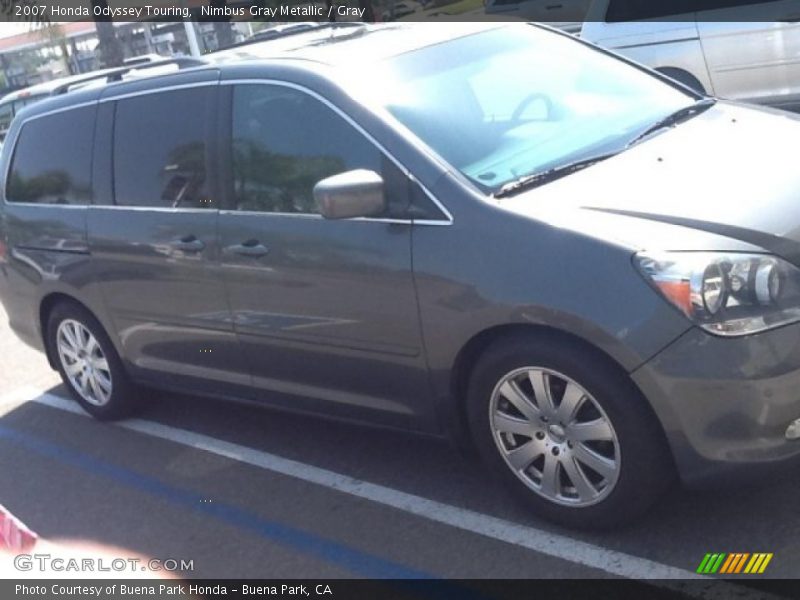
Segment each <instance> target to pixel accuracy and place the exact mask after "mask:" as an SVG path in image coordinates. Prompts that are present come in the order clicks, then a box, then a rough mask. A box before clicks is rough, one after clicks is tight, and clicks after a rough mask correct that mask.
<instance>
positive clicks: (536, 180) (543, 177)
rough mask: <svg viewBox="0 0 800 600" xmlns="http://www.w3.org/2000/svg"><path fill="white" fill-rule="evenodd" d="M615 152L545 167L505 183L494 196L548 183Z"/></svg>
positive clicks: (498, 196) (497, 196) (511, 193)
mask: <svg viewBox="0 0 800 600" xmlns="http://www.w3.org/2000/svg"><path fill="white" fill-rule="evenodd" d="M617 154H619V151H616V152H607V153H606V154H596V155H595V156H590V157H589V158H582V159H581V160H576V161H573V162H570V163H567V164H565V165H560V166H558V167H553V168H552V169H547V170H546V171H540V172H538V173H533V174H532V175H525V176H524V177H520V178H519V179H517V180H516V181H512V182H510V183H507V184H505V185H504V186H503V187H501V188H500V190H499V191H497V192H495V194H494V197H495V198H503V197H505V196H511V195H513V194H516V193H517V192H521V191H522V190H526V189H532V188H535V187H538V186H540V185H544V184H545V183H550V182H551V181H554V180H556V179H560V178H561V177H566V176H567V175H570V174H572V173H575V172H576V171H580V170H582V169H585V168H586V167H590V166H592V165H593V164H595V163H598V162H600V161H603V160H606V159H607V158H611V157H612V156H616V155H617Z"/></svg>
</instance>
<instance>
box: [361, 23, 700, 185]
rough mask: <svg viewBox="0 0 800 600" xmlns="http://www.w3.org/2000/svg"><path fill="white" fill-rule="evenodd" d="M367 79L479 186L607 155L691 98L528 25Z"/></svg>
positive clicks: (418, 55)
mask: <svg viewBox="0 0 800 600" xmlns="http://www.w3.org/2000/svg"><path fill="white" fill-rule="evenodd" d="M382 66H385V67H386V68H383V69H380V73H377V74H375V77H374V78H371V81H370V94H371V95H372V96H373V98H374V97H375V96H376V95H377V98H378V100H377V101H378V102H379V103H380V104H381V105H383V106H384V107H385V108H386V109H387V110H388V111H389V112H390V113H391V114H392V115H393V116H394V117H395V118H396V119H397V120H398V121H400V122H401V123H402V124H403V125H405V126H406V127H407V128H409V129H410V130H411V131H412V132H413V133H414V134H415V135H416V136H417V137H419V138H420V139H421V140H422V141H423V142H425V143H426V144H427V145H429V146H430V147H431V148H432V149H433V150H434V151H436V152H437V153H438V154H439V155H440V156H441V157H442V158H443V159H445V160H446V161H447V162H448V163H450V164H451V165H453V166H454V167H456V168H457V169H459V170H460V171H461V172H462V173H463V174H464V175H466V176H467V177H468V178H469V179H471V180H472V181H473V182H474V183H475V184H476V185H477V186H478V187H479V188H480V189H482V190H483V191H484V192H486V193H495V192H497V191H499V190H501V189H503V186H507V184H510V183H512V182H515V181H518V180H520V179H522V178H525V177H528V176H530V175H533V174H538V173H542V172H546V171H548V170H550V169H558V168H559V167H560V166H563V165H568V164H573V163H579V162H580V161H583V160H585V159H589V158H591V157H595V156H604V157H607V156H608V155H610V154H613V153H615V152H619V151H622V150H623V149H625V147H626V145H627V143H628V142H630V141H631V140H634V139H635V138H636V137H637V135H639V134H641V133H642V132H643V131H645V130H647V128H648V127H650V126H652V125H653V123H657V122H658V121H659V120H660V119H663V118H664V117H665V116H667V115H670V114H671V113H674V112H675V111H677V110H679V109H681V108H683V107H686V106H690V105H692V104H693V103H695V102H696V100H697V99H696V98H695V97H692V96H691V95H690V94H688V93H685V92H682V91H680V90H679V89H677V88H675V87H672V86H670V85H668V84H666V83H664V82H663V81H661V80H659V79H658V78H656V77H653V76H652V75H649V74H647V73H646V72H644V71H641V70H639V69H637V68H634V67H632V66H630V65H628V64H626V63H625V62H623V61H621V60H618V59H615V58H613V57H611V56H609V55H607V54H604V53H602V52H599V51H594V50H592V49H591V48H587V47H586V46H585V45H583V44H580V43H577V42H575V41H574V40H571V39H569V38H568V37H566V36H563V35H559V34H557V33H553V32H550V31H547V30H545V29H541V28H539V27H536V26H532V25H517V26H510V27H503V28H500V29H493V30H489V31H484V32H481V33H477V34H473V35H468V36H464V37H460V38H456V39H454V40H450V41H446V42H444V43H440V44H436V45H432V46H428V47H425V48H422V49H420V50H414V51H412V52H408V53H405V54H401V55H398V56H395V57H393V58H391V59H389V60H387V61H386V62H385V63H384V64H383V65H382Z"/></svg>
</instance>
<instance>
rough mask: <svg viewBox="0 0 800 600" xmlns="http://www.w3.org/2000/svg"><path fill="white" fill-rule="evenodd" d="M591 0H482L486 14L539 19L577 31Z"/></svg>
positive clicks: (531, 19) (526, 19)
mask: <svg viewBox="0 0 800 600" xmlns="http://www.w3.org/2000/svg"><path fill="white" fill-rule="evenodd" d="M591 1H592V0H484V4H485V5H486V14H487V15H502V16H504V17H516V18H519V19H522V20H525V21H539V22H543V23H547V24H548V25H552V26H553V27H558V28H560V29H564V30H566V31H570V32H572V31H574V32H577V31H579V30H580V27H581V22H582V21H583V20H584V19H585V18H586V13H587V12H588V10H589V5H590V4H591Z"/></svg>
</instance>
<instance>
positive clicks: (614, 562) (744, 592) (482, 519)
mask: <svg viewBox="0 0 800 600" xmlns="http://www.w3.org/2000/svg"><path fill="white" fill-rule="evenodd" d="M25 398H27V399H28V401H32V402H36V403H38V404H41V405H44V406H48V407H50V408H55V409H58V410H62V411H66V412H70V413H73V414H77V415H83V416H86V417H87V418H88V415H87V414H86V413H85V412H84V411H83V410H82V409H81V408H80V406H78V405H77V404H76V403H75V402H73V401H71V400H68V399H65V398H62V397H60V396H56V395H54V394H51V393H48V392H44V393H42V392H35V391H34V390H30V389H21V390H17V391H15V392H13V393H11V394H8V395H6V396H3V397H0V407H2V406H3V405H4V404H8V403H19V402H21V401H23V400H24V399H25ZM115 426H118V427H122V428H124V429H127V430H130V431H136V432H139V433H142V434H145V435H149V436H152V437H156V438H159V439H163V440H167V441H171V442H174V443H177V444H181V445H184V446H188V447H191V448H195V449H198V450H203V451H206V452H210V453H212V454H215V455H217V456H222V457H225V458H228V459H231V460H235V461H238V462H241V463H245V464H249V465H252V466H255V467H259V468H261V469H265V470H268V471H271V472H274V473H279V474H281V475H285V476H288V477H293V478H295V479H300V480H302V481H306V482H310V483H314V484H317V485H320V486H324V487H326V488H329V489H333V490H336V491H338V492H341V493H344V494H349V495H351V496H355V497H359V498H363V499H367V500H370V501H372V502H376V503H379V504H382V505H384V506H388V507H392V508H395V509H397V510H401V511H404V512H406V513H410V514H413V515H416V516H419V517H422V518H425V519H428V520H430V521H433V522H437V523H441V524H445V525H449V526H452V527H455V528H458V529H461V530H464V531H468V532H472V533H476V534H479V535H482V536H485V537H488V538H492V539H495V540H499V541H502V542H505V543H508V544H513V545H516V546H519V547H522V548H526V549H529V550H532V551H534V552H537V553H539V554H543V555H546V556H550V557H553V558H558V559H561V560H564V561H567V562H570V563H573V564H578V565H582V566H585V567H589V568H592V569H597V570H600V571H603V572H605V573H607V574H609V575H613V576H617V577H624V578H629V579H644V580H661V581H658V582H654V583H656V585H658V586H659V587H667V588H671V589H675V590H676V591H680V592H682V593H684V594H686V595H688V596H691V597H695V598H704V599H707V600H716V599H717V598H719V599H720V600H722V599H727V598H730V597H731V594H736V596H737V597H739V598H748V597H758V598H766V597H767V596H766V595H765V594H764V593H763V592H756V591H754V590H749V589H747V588H742V587H740V586H737V585H733V584H728V583H725V582H721V581H719V580H714V579H709V578H705V577H703V576H701V575H698V574H696V573H694V572H692V571H688V570H686V569H681V568H677V567H673V566H670V565H666V564H663V563H659V562H656V561H652V560H649V559H646V558H641V557H638V556H633V555H631V554H627V553H624V552H620V551H617V550H611V549H608V548H604V547H602V546H598V545H596V544H592V543H589V542H584V541H581V540H578V539H575V538H571V537H568V536H566V535H562V534H558V533H552V532H548V531H545V530H541V529H537V528H535V527H531V526H528V525H522V524H519V523H515V522H512V521H508V520H505V519H501V518H498V517H493V516H491V515H487V514H483V513H479V512H475V511H472V510H469V509H466V508H460V507H457V506H452V505H449V504H445V503H442V502H438V501H435V500H430V499H428V498H423V497H421V496H416V495H413V494H409V493H406V492H403V491H400V490H396V489H393V488H389V487H386V486H383V485H378V484H374V483H370V482H367V481H362V480H359V479H355V478H353V477H349V476H347V475H342V474H340V473H336V472H333V471H329V470H326V469H322V468H319V467H315V466H313V465H308V464H305V463H301V462H298V461H294V460H291V459H287V458H283V457H280V456H277V455H274V454H270V453H268V452H264V451H261V450H256V449H254V448H249V447H246V446H242V445H239V444H235V443H232V442H227V441H224V440H219V439H217V438H213V437H210V436H207V435H203V434H200V433H195V432H192V431H187V430H184V429H179V428H176V427H172V426H168V425H164V424H161V423H157V422H153V421H147V420H144V419H129V420H126V421H121V422H118V423H116V424H115ZM667 580H671V581H667ZM687 580H700V581H694V582H692V583H691V584H690V583H689V582H687ZM704 584H705V585H704Z"/></svg>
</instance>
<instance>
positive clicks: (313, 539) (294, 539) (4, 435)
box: [0, 425, 432, 579]
mask: <svg viewBox="0 0 800 600" xmlns="http://www.w3.org/2000/svg"><path fill="white" fill-rule="evenodd" d="M0 440H5V441H9V442H12V443H14V444H16V445H18V446H20V447H22V448H25V449H27V450H29V451H31V452H34V453H36V454H39V455H40V456H44V457H46V458H50V459H54V460H56V461H58V462H60V463H63V464H67V465H70V466H72V467H76V468H78V469H81V470H83V471H86V472H88V473H90V474H92V475H99V476H101V477H104V478H107V479H109V480H111V481H114V482H116V483H119V484H122V485H125V486H128V487H130V488H133V489H135V490H138V491H142V492H145V493H147V494H150V495H152V496H156V497H158V498H161V499H162V500H166V501H167V502H169V503H171V504H176V505H178V506H181V507H183V508H188V509H189V510H193V511H197V512H200V513H203V514H205V515H207V516H210V517H213V518H215V519H218V520H219V521H222V522H223V523H226V524H228V525H232V526H234V527H238V528H239V529H244V530H246V531H249V532H251V533H253V534H255V535H258V536H260V537H262V538H265V539H267V540H270V541H272V542H276V543H278V544H281V545H283V546H286V547H289V548H293V549H295V550H298V551H300V552H303V553H305V554H309V555H312V556H315V557H317V558H320V559H322V560H325V561H327V562H329V563H332V564H335V565H338V566H340V567H343V568H345V569H347V570H349V571H351V572H353V573H357V574H359V575H361V576H364V577H370V578H374V579H430V578H432V575H430V574H428V573H424V572H422V571H419V570H417V569H413V568H411V567H406V566H404V565H401V564H398V563H395V562H392V561H389V560H384V559H383V558H381V557H378V556H374V555H372V554H370V553H367V552H362V551H360V550H358V549H355V548H352V547H350V546H347V545H344V544H340V543H338V542H335V541H332V540H330V539H326V538H324V537H320V536H318V535H315V534H313V533H310V532H308V531H304V530H302V529H297V528H295V527H291V526H289V525H285V524H283V523H279V522H277V521H272V520H267V519H263V518H261V517H259V516H258V515H255V514H253V513H251V512H249V511H247V510H243V509H241V508H239V507H236V506H233V505H230V504H225V503H220V502H216V503H214V504H206V503H203V502H202V500H203V496H202V495H201V494H198V493H197V492H194V491H192V490H188V489H184V488H181V487H176V486H173V485H169V484H167V483H164V482H162V481H159V480H158V479H155V478H153V477H148V476H147V475H143V474H142V473H137V472H135V471H131V470H130V469H126V468H123V467H119V466H117V465H114V464H112V463H109V462H106V461H104V460H100V459H98V458H95V457H92V456H89V455H88V454H85V453H83V452H79V451H77V450H73V449H71V448H66V447H65V446H62V445H60V444H53V443H51V442H48V441H47V440H44V439H42V438H40V437H38V436H36V435H32V434H29V433H24V432H22V431H18V430H16V429H13V428H11V427H6V426H4V425H0Z"/></svg>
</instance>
